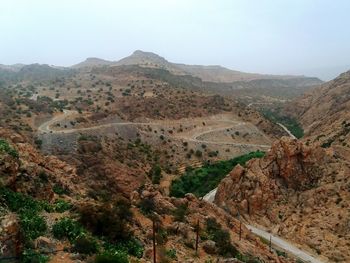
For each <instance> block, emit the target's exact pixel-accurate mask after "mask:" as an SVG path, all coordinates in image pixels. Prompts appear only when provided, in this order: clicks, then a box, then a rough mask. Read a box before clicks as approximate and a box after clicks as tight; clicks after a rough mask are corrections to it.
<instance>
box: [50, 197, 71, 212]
mask: <svg viewBox="0 0 350 263" xmlns="http://www.w3.org/2000/svg"><path fill="white" fill-rule="evenodd" d="M71 208H72V205H71V204H70V203H68V202H66V201H64V200H62V199H58V200H57V201H56V202H55V204H54V210H55V211H56V212H58V213H63V212H64V211H67V210H69V209H71Z"/></svg>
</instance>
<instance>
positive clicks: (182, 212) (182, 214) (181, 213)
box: [173, 204, 188, 222]
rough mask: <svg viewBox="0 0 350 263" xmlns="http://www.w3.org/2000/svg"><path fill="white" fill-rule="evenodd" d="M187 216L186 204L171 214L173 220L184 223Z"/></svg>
mask: <svg viewBox="0 0 350 263" xmlns="http://www.w3.org/2000/svg"><path fill="white" fill-rule="evenodd" d="M187 214H188V205H187V204H182V205H179V206H178V207H177V208H176V209H175V210H174V212H173V215H174V220H175V221H179V222H184V221H185V219H186V215H187Z"/></svg>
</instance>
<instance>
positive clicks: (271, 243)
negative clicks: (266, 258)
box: [270, 235, 272, 252]
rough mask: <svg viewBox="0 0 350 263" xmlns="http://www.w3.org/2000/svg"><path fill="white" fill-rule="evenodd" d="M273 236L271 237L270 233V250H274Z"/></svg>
mask: <svg viewBox="0 0 350 263" xmlns="http://www.w3.org/2000/svg"><path fill="white" fill-rule="evenodd" d="M271 239H272V237H271V235H270V252H272V240H271Z"/></svg>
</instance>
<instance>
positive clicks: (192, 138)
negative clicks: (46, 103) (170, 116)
mask: <svg viewBox="0 0 350 263" xmlns="http://www.w3.org/2000/svg"><path fill="white" fill-rule="evenodd" d="M73 115H78V113H77V112H75V111H69V110H64V111H63V114H60V115H57V116H54V117H53V118H52V119H50V120H48V121H46V122H44V123H42V124H41V125H40V126H39V127H38V132H39V133H42V134H43V133H51V134H52V133H56V134H69V133H74V132H81V131H90V130H98V129H101V128H108V127H114V126H127V125H134V126H136V125H145V126H146V125H147V126H162V125H164V124H162V123H161V122H112V123H106V124H99V125H95V126H91V127H86V128H74V129H60V130H56V129H52V128H51V127H50V126H51V125H53V124H55V123H57V122H59V121H62V120H64V119H66V118H68V117H71V116H73ZM221 122H223V123H224V124H226V123H228V124H227V125H223V126H221V127H219V128H215V129H211V128H210V127H208V129H206V130H205V131H199V132H195V133H193V134H191V136H186V135H182V138H181V139H185V140H188V141H192V142H197V143H202V144H203V143H204V144H212V145H231V146H238V147H244V146H253V147H260V148H267V149H268V148H270V145H267V144H249V143H231V142H213V141H208V140H200V139H198V137H200V136H201V135H203V134H206V133H209V132H213V131H223V130H226V129H228V128H234V127H236V126H240V125H244V124H245V123H244V122H238V121H227V120H224V121H221Z"/></svg>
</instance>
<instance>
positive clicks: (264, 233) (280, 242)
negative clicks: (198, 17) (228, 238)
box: [203, 188, 324, 263]
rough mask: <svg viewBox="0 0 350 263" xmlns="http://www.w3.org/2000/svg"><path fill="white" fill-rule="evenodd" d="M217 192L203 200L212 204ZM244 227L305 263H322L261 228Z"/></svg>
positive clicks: (209, 194)
mask: <svg viewBox="0 0 350 263" xmlns="http://www.w3.org/2000/svg"><path fill="white" fill-rule="evenodd" d="M216 192H217V188H215V189H213V190H211V191H210V192H209V193H207V194H206V195H205V196H204V197H203V200H205V201H207V202H210V203H213V202H214V199H215V195H216ZM245 226H246V227H247V228H248V229H249V230H250V231H252V233H254V234H255V235H257V236H260V237H263V238H265V239H267V240H270V238H271V243H272V244H273V245H274V246H276V247H279V248H282V249H283V250H285V251H287V252H289V253H290V254H292V255H294V256H295V257H297V258H299V259H301V260H303V261H305V262H311V263H324V262H323V261H321V260H319V259H317V258H315V257H313V256H312V255H310V254H309V253H307V252H305V251H302V250H301V249H299V248H297V247H296V246H294V245H292V244H291V243H289V242H287V241H285V240H284V239H282V238H280V237H278V236H275V235H272V234H271V233H269V232H267V231H265V230H263V229H262V228H258V227H256V226H252V225H248V224H245Z"/></svg>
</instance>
